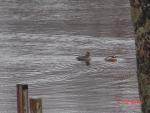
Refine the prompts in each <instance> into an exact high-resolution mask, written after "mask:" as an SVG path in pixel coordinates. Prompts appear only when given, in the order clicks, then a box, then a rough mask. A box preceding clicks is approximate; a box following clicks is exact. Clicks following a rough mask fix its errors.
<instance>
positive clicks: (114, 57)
mask: <svg viewBox="0 0 150 113" xmlns="http://www.w3.org/2000/svg"><path fill="white" fill-rule="evenodd" d="M105 61H108V62H116V61H117V57H116V56H108V57H106V58H105Z"/></svg>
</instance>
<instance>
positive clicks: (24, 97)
mask: <svg viewBox="0 0 150 113" xmlns="http://www.w3.org/2000/svg"><path fill="white" fill-rule="evenodd" d="M16 88H17V111H18V113H29V108H28V85H22V84H17V85H16Z"/></svg>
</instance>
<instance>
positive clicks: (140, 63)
mask: <svg viewBox="0 0 150 113" xmlns="http://www.w3.org/2000/svg"><path fill="white" fill-rule="evenodd" d="M130 4H131V16H132V21H133V24H134V28H135V34H136V38H135V44H136V55H137V77H138V84H139V94H140V99H141V100H142V101H143V102H144V103H143V104H142V112H143V113H150V0H130Z"/></svg>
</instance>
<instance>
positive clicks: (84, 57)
mask: <svg viewBox="0 0 150 113" xmlns="http://www.w3.org/2000/svg"><path fill="white" fill-rule="evenodd" d="M77 60H78V61H84V62H85V63H86V65H90V60H91V55H90V52H89V51H87V52H86V54H85V55H84V56H78V57H77Z"/></svg>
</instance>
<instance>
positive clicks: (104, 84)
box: [0, 0, 141, 113]
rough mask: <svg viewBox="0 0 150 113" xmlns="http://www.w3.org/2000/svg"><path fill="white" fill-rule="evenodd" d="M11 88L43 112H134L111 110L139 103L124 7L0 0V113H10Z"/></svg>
mask: <svg viewBox="0 0 150 113" xmlns="http://www.w3.org/2000/svg"><path fill="white" fill-rule="evenodd" d="M86 50H89V51H90V52H91V54H92V61H91V65H90V66H86V65H85V63H84V62H78V61H76V56H78V55H82V54H84V53H85V52H86ZM108 55H116V56H117V58H118V61H117V62H116V63H111V62H105V61H104V58H105V57H107V56H108ZM17 83H25V84H29V96H30V97H31V96H32V97H41V98H42V99H43V113H141V112H140V105H128V104H118V100H124V99H131V100H138V99H139V95H138V85H137V77H136V60H135V44H134V34H133V28H132V23H131V19H130V8H129V2H128V0H93V1H92V0H0V113H17V110H16V109H17V108H16V84H17Z"/></svg>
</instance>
